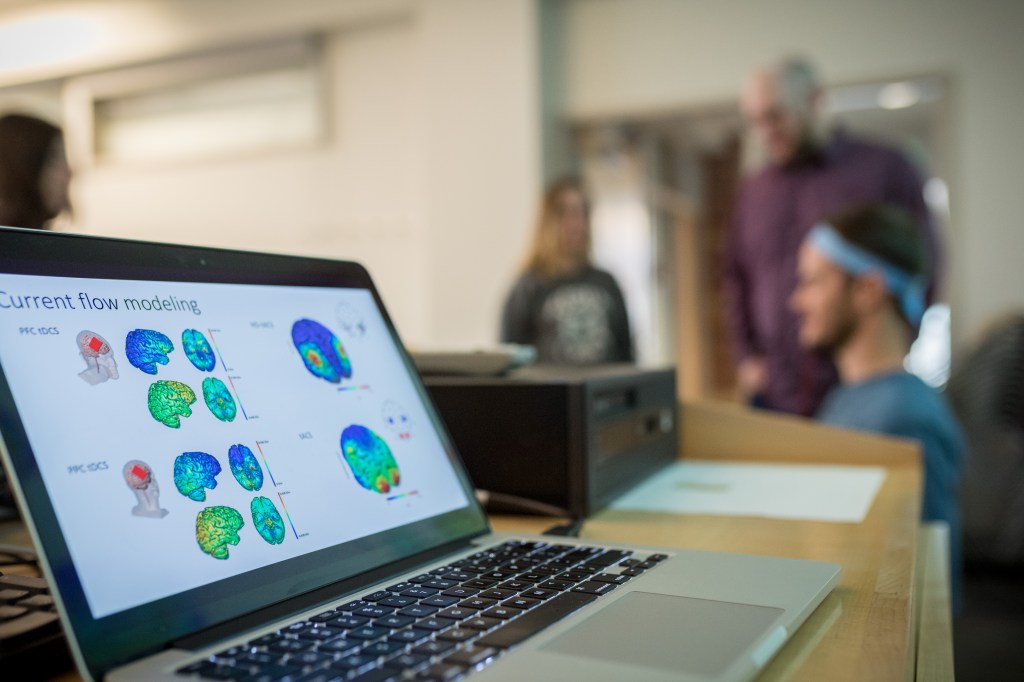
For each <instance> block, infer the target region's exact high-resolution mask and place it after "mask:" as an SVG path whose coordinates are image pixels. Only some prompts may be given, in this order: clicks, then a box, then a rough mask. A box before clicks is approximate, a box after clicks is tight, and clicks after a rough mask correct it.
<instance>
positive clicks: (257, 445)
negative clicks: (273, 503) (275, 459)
mask: <svg viewBox="0 0 1024 682" xmlns="http://www.w3.org/2000/svg"><path fill="white" fill-rule="evenodd" d="M256 449H257V450H259V451H260V457H262V458H263V468H264V469H266V470H267V475H268V476H270V482H271V483H273V484H274V487H275V488H276V487H277V481H275V480H274V474H273V472H271V471H270V465H269V464H267V456H266V455H264V454H263V448H261V447H260V442H259V441H256Z"/></svg>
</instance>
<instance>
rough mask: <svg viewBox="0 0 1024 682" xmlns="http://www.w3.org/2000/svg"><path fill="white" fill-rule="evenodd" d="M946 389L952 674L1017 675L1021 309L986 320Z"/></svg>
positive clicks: (1022, 469) (1022, 474)
mask: <svg viewBox="0 0 1024 682" xmlns="http://www.w3.org/2000/svg"><path fill="white" fill-rule="evenodd" d="M946 390H947V393H948V396H949V400H950V402H951V404H952V406H953V409H954V411H955V412H956V414H957V416H958V417H959V418H960V420H961V422H962V424H963V428H964V433H965V436H966V438H967V441H968V450H969V460H968V463H967V467H966V470H965V475H964V481H963V491H962V495H963V497H962V504H963V518H964V540H963V547H964V569H965V581H964V609H963V612H962V613H961V615H960V616H959V617H958V618H957V620H956V622H955V623H954V661H955V667H956V676H957V679H959V680H1002V679H1005V680H1009V679H1020V675H1022V674H1024V650H1022V648H1021V647H1020V645H1019V643H1020V642H1021V641H1024V312H1019V313H1014V314H1011V315H1008V316H1007V317H1004V318H1002V319H1000V320H999V321H998V322H997V323H996V324H994V325H992V326H990V327H989V328H988V330H987V332H986V333H985V334H983V335H982V336H981V337H980V338H979V340H978V341H977V342H976V343H975V344H973V346H971V347H970V348H968V349H967V351H966V352H965V353H964V354H963V355H962V356H961V357H960V359H959V362H956V363H954V366H953V369H952V372H951V374H950V378H949V383H948V384H947V388H946Z"/></svg>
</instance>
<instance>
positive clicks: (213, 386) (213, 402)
mask: <svg viewBox="0 0 1024 682" xmlns="http://www.w3.org/2000/svg"><path fill="white" fill-rule="evenodd" d="M203 400H205V401H206V406H207V407H208V408H210V412H212V413H213V416H214V417H216V418H217V419H219V420H221V421H222V422H229V421H233V420H234V418H235V414H237V408H236V407H235V399H234V398H232V397H231V391H229V390H228V387H227V386H225V385H224V382H223V381H221V380H220V379H217V378H216V377H206V378H205V379H203Z"/></svg>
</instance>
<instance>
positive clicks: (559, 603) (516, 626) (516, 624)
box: [476, 583, 614, 649]
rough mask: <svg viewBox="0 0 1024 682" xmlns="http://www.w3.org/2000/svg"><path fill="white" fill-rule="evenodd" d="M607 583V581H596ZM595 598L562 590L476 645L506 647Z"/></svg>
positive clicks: (483, 638) (485, 636) (481, 639)
mask: <svg viewBox="0 0 1024 682" xmlns="http://www.w3.org/2000/svg"><path fill="white" fill-rule="evenodd" d="M598 584H599V585H607V583H598ZM613 587H614V586H613ZM595 599H597V596H596V595H593V594H588V593H579V592H562V593H560V594H559V595H558V596H557V597H555V598H554V599H551V600H550V601H548V602H545V603H544V604H541V605H540V606H538V607H536V608H534V609H531V610H530V611H527V612H525V613H524V614H523V615H522V617H520V618H517V619H515V620H513V621H510V622H508V623H505V624H504V625H502V626H501V627H499V628H498V629H497V630H494V631H493V632H490V633H488V634H486V635H484V636H483V637H481V638H480V639H479V640H477V642H476V644H477V646H487V647H499V648H502V649H507V648H509V647H511V646H515V645H516V644H519V643H520V642H522V641H523V640H524V639H526V638H527V637H530V636H531V635H533V634H536V633H538V632H540V631H541V630H543V629H544V628H546V627H548V626H549V625H552V624H553V623H557V622H558V621H559V620H561V619H562V618H565V617H566V616H568V615H569V614H571V613H573V612H574V611H577V610H578V609H580V608H582V607H584V606H586V605H587V604H589V603H591V602H592V601H594V600H595Z"/></svg>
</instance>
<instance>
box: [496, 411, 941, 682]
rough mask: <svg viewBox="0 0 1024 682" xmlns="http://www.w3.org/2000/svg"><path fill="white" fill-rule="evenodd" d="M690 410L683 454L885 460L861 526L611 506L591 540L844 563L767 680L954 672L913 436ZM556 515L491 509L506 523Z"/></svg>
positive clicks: (935, 532)
mask: <svg viewBox="0 0 1024 682" xmlns="http://www.w3.org/2000/svg"><path fill="white" fill-rule="evenodd" d="M681 415H682V436H681V453H682V456H683V457H688V458H694V459H697V458H699V459H705V460H708V459H710V460H730V461H744V460H745V461H758V462H787V463H830V464H861V465H873V466H882V467H884V468H885V470H886V478H885V482H884V483H883V485H882V487H881V489H880V490H879V493H878V495H877V497H876V498H875V500H874V503H873V504H872V506H871V509H870V511H869V512H868V515H867V517H866V518H865V519H864V521H863V522H862V523H859V524H850V523H827V522H817V521H790V520H778V519H766V518H753V517H749V518H748V517H726V516H709V515H679V514H669V513H651V512H638V511H621V510H605V511H603V512H601V513H598V514H597V515H595V516H594V517H592V518H591V519H589V520H588V521H587V522H586V524H585V525H584V527H583V531H582V534H581V537H582V538H587V539H592V540H601V541H630V542H636V543H641V544H651V545H663V546H669V547H672V546H678V547H688V548H691V549H707V550H716V551H726V552H742V553H750V554H764V555H776V556H786V557H796V558H805V559H817V560H821V561H829V562H834V563H837V564H839V565H840V566H841V567H842V575H841V577H840V582H839V584H838V585H837V586H836V588H835V589H834V590H833V591H832V593H831V594H830V595H829V596H828V597H826V599H825V601H824V602H822V604H821V605H820V606H819V607H818V608H817V610H816V611H815V612H814V613H813V614H812V615H811V616H810V618H809V619H808V620H807V621H806V622H805V623H804V625H803V626H802V627H801V628H800V629H799V630H798V631H797V632H796V633H795V635H794V637H793V639H792V640H791V641H790V642H789V643H788V644H787V645H786V646H785V647H783V648H782V650H781V651H780V652H779V653H778V655H777V656H776V657H775V659H774V660H773V661H772V662H771V663H770V664H769V665H768V667H767V668H766V669H765V671H764V673H763V674H762V676H761V677H760V678H759V680H764V681H769V680H809V681H814V682H819V681H821V680H829V681H830V682H831V681H833V680H835V681H839V680H850V681H854V680H856V681H857V682H860V681H863V680H871V681H873V682H874V681H882V680H913V679H922V680H923V679H928V680H944V679H952V677H953V672H952V671H953V660H952V635H951V627H950V621H949V589H948V573H947V572H946V562H945V559H944V555H943V551H944V548H945V545H944V542H945V536H944V534H943V529H942V528H936V527H928V528H927V532H926V533H922V532H921V526H920V524H919V521H918V519H919V509H920V504H921V491H922V478H921V469H920V466H919V461H920V454H919V448H918V446H917V445H916V443H913V442H910V441H900V440H896V439H889V438H881V437H878V436H873V435H867V434H859V433H853V432H849V431H845V430H839V429H833V428H829V427H823V426H820V425H817V424H812V423H809V422H808V421H806V420H803V419H798V418H793V417H784V416H776V415H769V414H765V413H759V412H754V411H750V410H746V409H741V408H737V407H734V406H732V405H727V404H711V403H702V404H699V405H697V404H694V405H684V407H683V410H682V412H681ZM554 522H555V520H554V519H536V518H532V519H531V518H525V517H514V516H503V517H495V518H493V525H494V528H495V530H499V531H504V532H540V531H543V530H544V529H545V528H547V527H548V526H550V525H552V524H553V523H554ZM924 559H927V561H925V560H924ZM919 633H920V634H921V636H920V637H919ZM919 659H920V662H919Z"/></svg>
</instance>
